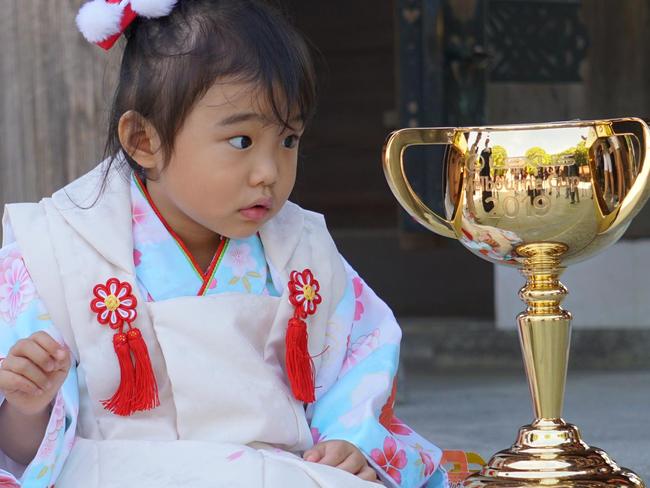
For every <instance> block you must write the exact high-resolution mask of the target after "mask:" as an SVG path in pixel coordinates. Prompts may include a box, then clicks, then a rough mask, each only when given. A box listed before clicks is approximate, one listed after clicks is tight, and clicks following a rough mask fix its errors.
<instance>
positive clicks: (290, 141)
mask: <svg viewBox="0 0 650 488" xmlns="http://www.w3.org/2000/svg"><path fill="white" fill-rule="evenodd" d="M298 141H300V137H298V136H297V135H291V136H289V137H287V138H286V139H285V140H284V141H282V145H283V146H284V147H286V148H287V149H293V148H294V147H296V146H297V145H298Z"/></svg>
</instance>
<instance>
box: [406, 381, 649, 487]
mask: <svg viewBox="0 0 650 488" xmlns="http://www.w3.org/2000/svg"><path fill="white" fill-rule="evenodd" d="M400 390H401V403H399V404H398V406H397V408H396V411H397V415H398V416H399V417H401V418H402V419H403V420H404V421H405V422H406V423H408V424H409V425H410V426H411V427H413V428H415V429H416V430H417V431H418V432H419V433H420V434H422V435H424V436H425V437H427V438H428V439H431V440H432V441H434V442H435V443H436V444H437V445H439V446H440V447H441V448H443V449H462V450H467V451H474V452H477V453H478V454H480V455H481V456H482V457H483V458H485V460H486V461H487V459H488V458H489V457H490V456H491V455H492V454H494V453H495V452H496V451H499V450H501V449H505V448H507V447H510V445H511V444H512V443H513V442H514V440H515V436H516V434H517V430H518V428H519V427H520V426H522V425H525V424H528V423H530V421H531V420H532V416H533V414H532V407H531V401H530V395H529V393H528V387H527V384H526V381H525V377H524V374H523V371H517V370H514V371H512V370H511V371H507V372H494V371H489V370H485V369H476V370H475V371H472V372H465V373H462V374H446V375H442V374H429V375H423V374H417V375H416V374H409V373H408V371H407V372H406V374H404V375H403V378H402V384H401V385H400ZM649 406H650V370H638V371H603V372H595V371H579V372H570V373H569V378H568V381H567V389H566V395H565V408H564V418H565V420H566V421H567V422H571V423H573V424H576V425H577V426H578V427H579V428H580V429H581V431H582V434H583V440H584V441H585V442H587V443H588V444H590V445H594V446H598V447H600V448H602V449H604V450H605V451H606V452H608V453H609V454H610V456H611V457H612V458H613V459H614V460H616V461H617V462H618V463H619V464H620V465H623V466H626V467H628V468H630V469H632V470H633V471H635V472H636V473H637V474H639V475H640V476H641V477H642V478H643V479H644V480H645V481H646V483H648V482H649V481H650V408H649Z"/></svg>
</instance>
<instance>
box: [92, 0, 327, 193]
mask: <svg viewBox="0 0 650 488" xmlns="http://www.w3.org/2000/svg"><path fill="white" fill-rule="evenodd" d="M125 37H126V39H127V43H126V47H125V50H124V54H123V57H122V64H121V68H120V75H119V84H118V86H117V90H116V92H115V97H114V100H113V105H112V108H111V112H110V120H109V130H108V138H107V140H106V146H105V150H104V157H105V158H109V163H108V165H107V167H106V169H105V171H106V175H108V172H109V170H110V165H111V164H112V163H113V162H114V161H115V158H116V156H117V155H118V154H119V153H120V152H121V151H123V152H124V155H125V158H126V161H127V162H128V164H129V166H130V167H131V168H132V169H133V170H134V171H136V172H137V173H138V174H140V175H141V176H144V172H143V171H142V168H141V167H140V166H139V165H138V163H137V162H136V161H134V160H133V159H132V158H131V156H130V155H129V154H128V153H127V151H126V150H123V148H122V145H121V143H120V140H119V137H118V123H119V120H120V117H121V116H122V115H123V114H124V113H125V112H127V111H128V110H133V111H135V112H137V113H138V114H140V115H141V116H142V117H144V118H145V119H147V120H148V121H149V122H150V123H151V124H152V126H153V127H154V128H155V129H156V131H157V132H158V135H159V136H160V140H161V150H162V151H163V156H164V160H165V162H166V164H167V163H168V162H169V159H170V157H171V154H172V153H173V149H174V139H175V137H176V134H177V133H178V131H179V130H180V128H181V126H182V124H183V122H184V121H185V119H186V117H187V116H188V114H189V113H190V112H191V110H192V108H193V107H194V105H195V103H196V102H197V101H198V100H199V99H200V98H201V97H202V96H203V95H204V94H205V93H206V92H207V91H208V90H209V89H210V87H211V86H212V85H213V84H214V83H215V81H217V80H218V79H220V78H227V79H234V80H236V81H239V82H253V83H256V84H257V85H258V88H259V89H260V92H261V93H263V94H264V95H265V96H266V97H267V100H268V102H269V105H270V107H271V108H272V110H273V115H274V116H275V118H276V119H277V122H278V123H279V124H280V125H282V126H283V127H284V128H291V125H290V123H289V119H290V117H293V116H296V115H298V116H300V118H301V119H302V120H303V122H304V123H305V124H306V123H307V122H309V120H310V119H311V118H312V116H313V114H314V111H315V105H316V76H315V69H314V64H313V60H312V57H311V53H310V49H309V47H308V45H307V41H306V40H305V39H304V38H303V37H302V36H301V35H300V34H299V33H298V32H297V30H296V29H295V28H294V27H293V26H292V25H291V24H290V23H289V21H288V20H287V19H286V18H285V16H284V15H283V13H282V12H281V11H280V10H279V9H278V8H276V7H273V6H271V5H270V4H268V3H267V2H264V1H262V0H179V1H178V4H177V5H176V7H174V10H173V11H172V12H171V13H170V15H169V16H167V17H162V18H158V19H147V18H142V17H139V18H137V19H136V20H135V21H134V22H133V24H131V26H129V28H128V29H127V31H126V32H125ZM104 183H105V178H104ZM103 187H104V185H102V189H103Z"/></svg>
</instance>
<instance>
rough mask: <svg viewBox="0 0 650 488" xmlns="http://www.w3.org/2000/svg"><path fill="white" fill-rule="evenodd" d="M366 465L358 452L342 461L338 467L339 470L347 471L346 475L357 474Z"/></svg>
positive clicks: (364, 459)
mask: <svg viewBox="0 0 650 488" xmlns="http://www.w3.org/2000/svg"><path fill="white" fill-rule="evenodd" d="M367 465H368V462H367V461H366V458H364V457H363V455H362V454H361V453H360V452H354V453H352V454H351V455H349V456H348V457H347V458H346V459H344V460H343V462H342V463H340V464H339V465H338V466H336V467H337V468H339V469H342V470H343V471H347V472H348V473H352V474H357V473H359V472H361V471H362V470H363V468H364V467H366V466H367Z"/></svg>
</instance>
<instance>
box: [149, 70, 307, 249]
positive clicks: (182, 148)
mask: <svg viewBox="0 0 650 488" xmlns="http://www.w3.org/2000/svg"><path fill="white" fill-rule="evenodd" d="M264 100H266V98H265V97H264V96H260V92H259V91H258V90H256V89H255V87H254V86H253V85H251V84H247V83H237V82H229V83H216V84H215V85H213V86H212V88H211V89H210V90H209V91H208V92H207V93H206V94H205V96H203V97H202V98H201V99H200V100H199V101H198V103H197V104H196V105H195V107H194V108H193V109H192V111H191V113H190V114H189V115H188V116H187V119H186V120H185V122H184V124H183V126H182V128H181V130H180V131H179V132H178V134H177V136H176V139H175V142H174V152H173V154H172V155H171V158H170V161H169V165H168V166H167V167H166V168H164V169H163V168H162V162H161V161H159V162H158V163H157V167H156V168H155V169H156V171H154V172H152V173H153V174H152V177H153V180H149V181H148V182H147V188H148V189H149V192H150V194H151V196H152V199H153V200H154V202H155V203H156V205H157V206H158V208H159V210H160V211H161V213H163V215H164V217H165V219H166V220H167V221H168V223H169V224H170V225H171V226H172V228H173V229H174V230H175V231H176V232H177V233H179V234H180V235H181V237H184V238H186V239H188V240H190V241H192V240H194V241H197V240H202V239H203V238H204V237H205V236H206V232H210V233H216V234H219V235H221V236H225V237H231V238H242V237H248V236H250V235H252V234H254V233H255V232H257V230H258V229H259V228H260V227H261V226H262V225H263V224H264V223H265V222H267V221H268V220H269V219H270V218H272V217H273V216H274V215H276V214H277V213H278V212H279V211H280V209H281V208H282V206H283V205H284V203H285V202H286V201H287V199H288V198H289V194H290V193H291V190H292V189H293V185H294V183H295V179H296V165H297V161H298V143H299V140H300V136H301V135H302V132H303V127H302V125H303V124H302V122H301V121H300V120H292V121H291V125H292V126H293V127H294V128H295V129H296V130H291V129H284V128H283V127H281V126H280V125H279V124H278V122H277V120H276V119H275V118H274V117H273V114H272V111H271V108H270V107H269V105H268V103H264Z"/></svg>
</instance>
